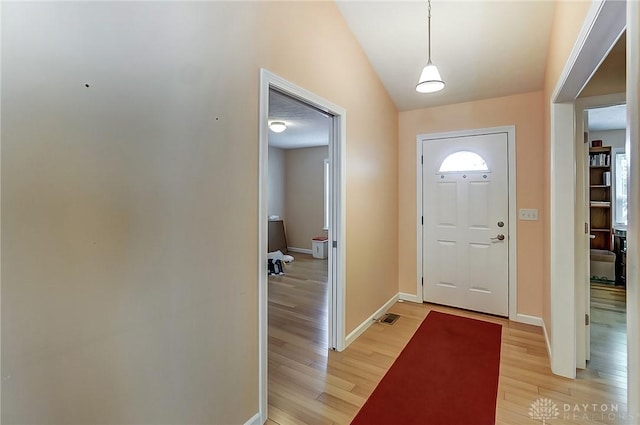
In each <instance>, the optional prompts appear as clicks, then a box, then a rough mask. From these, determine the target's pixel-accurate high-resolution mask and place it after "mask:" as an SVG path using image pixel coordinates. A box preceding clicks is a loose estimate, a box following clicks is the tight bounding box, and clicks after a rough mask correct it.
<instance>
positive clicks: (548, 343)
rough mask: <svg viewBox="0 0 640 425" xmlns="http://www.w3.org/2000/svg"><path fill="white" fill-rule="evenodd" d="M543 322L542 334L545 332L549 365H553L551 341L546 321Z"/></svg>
mask: <svg viewBox="0 0 640 425" xmlns="http://www.w3.org/2000/svg"><path fill="white" fill-rule="evenodd" d="M540 320H542V332H544V341H545V343H546V344H547V354H549V364H551V357H552V356H551V341H550V340H549V334H548V333H547V327H546V326H545V325H544V319H540Z"/></svg>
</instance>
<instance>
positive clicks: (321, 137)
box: [269, 90, 331, 149]
mask: <svg viewBox="0 0 640 425" xmlns="http://www.w3.org/2000/svg"><path fill="white" fill-rule="evenodd" d="M272 121H283V122H284V123H285V124H287V129H286V130H285V131H283V132H282V133H274V132H273V131H269V146H271V147H275V148H281V149H297V148H308V147H312V146H323V145H328V144H329V134H330V132H331V117H329V115H327V114H325V113H324V112H321V111H319V110H317V109H315V108H313V107H311V106H309V105H307V104H305V103H303V102H300V101H298V100H296V99H293V98H291V97H289V96H286V95H284V94H282V93H280V92H278V91H275V90H269V122H272Z"/></svg>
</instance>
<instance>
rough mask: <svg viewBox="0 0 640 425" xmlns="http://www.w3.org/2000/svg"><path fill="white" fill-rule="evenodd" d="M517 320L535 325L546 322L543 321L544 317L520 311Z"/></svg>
mask: <svg viewBox="0 0 640 425" xmlns="http://www.w3.org/2000/svg"><path fill="white" fill-rule="evenodd" d="M516 322H519V323H524V324H527V325H533V326H542V325H543V323H544V322H543V321H542V317H538V316H529V315H528V314H520V313H518V314H517V315H516Z"/></svg>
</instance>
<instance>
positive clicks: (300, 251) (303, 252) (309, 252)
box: [287, 246, 313, 255]
mask: <svg viewBox="0 0 640 425" xmlns="http://www.w3.org/2000/svg"><path fill="white" fill-rule="evenodd" d="M287 249H288V250H289V251H291V252H299V253H300V254H309V255H312V254H313V250H311V249H306V248H296V247H295V246H288V247H287Z"/></svg>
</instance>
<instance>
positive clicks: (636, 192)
mask: <svg viewBox="0 0 640 425" xmlns="http://www.w3.org/2000/svg"><path fill="white" fill-rule="evenodd" d="M626 3H627V152H629V156H628V158H629V159H630V161H631V162H630V163H629V170H630V176H629V188H630V189H629V204H628V211H629V215H628V218H629V222H628V225H627V359H628V368H627V397H628V399H627V410H628V413H629V416H630V417H633V418H636V420H638V419H640V311H639V309H638V306H640V288H639V285H640V275H639V273H638V272H639V270H638V255H639V254H640V217H639V216H640V99H639V98H640V87H639V86H640V57H639V56H638V51H640V3H638V2H637V1H627V2H626Z"/></svg>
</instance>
